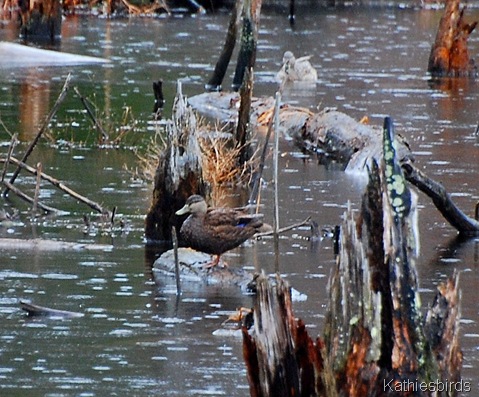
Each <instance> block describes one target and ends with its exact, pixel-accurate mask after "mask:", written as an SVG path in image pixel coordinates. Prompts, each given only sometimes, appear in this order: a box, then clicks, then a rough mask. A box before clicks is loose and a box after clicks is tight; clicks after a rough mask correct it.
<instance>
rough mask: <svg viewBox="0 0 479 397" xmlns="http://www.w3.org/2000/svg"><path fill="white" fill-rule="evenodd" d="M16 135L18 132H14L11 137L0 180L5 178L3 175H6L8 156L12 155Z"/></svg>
mask: <svg viewBox="0 0 479 397" xmlns="http://www.w3.org/2000/svg"><path fill="white" fill-rule="evenodd" d="M17 136H18V134H14V135H13V136H12V139H11V140H10V146H9V148H8V152H7V158H6V161H5V163H4V164H3V172H2V182H3V181H4V180H5V175H7V168H8V164H9V162H10V157H12V153H13V150H14V149H15V145H16V144H17Z"/></svg>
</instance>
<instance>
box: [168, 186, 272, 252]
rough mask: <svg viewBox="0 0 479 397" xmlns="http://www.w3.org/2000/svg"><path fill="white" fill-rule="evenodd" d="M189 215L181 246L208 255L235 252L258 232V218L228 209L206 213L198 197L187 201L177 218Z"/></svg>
mask: <svg viewBox="0 0 479 397" xmlns="http://www.w3.org/2000/svg"><path fill="white" fill-rule="evenodd" d="M186 213H190V215H189V216H188V218H187V219H186V220H185V221H184V222H183V225H182V226H181V229H180V237H181V241H182V243H183V244H184V245H186V246H188V247H191V248H193V249H195V250H197V251H201V252H205V253H207V254H212V255H218V256H219V255H221V254H222V253H224V252H226V251H229V250H231V249H233V248H236V247H237V246H239V245H240V244H242V243H243V242H245V241H246V240H247V239H249V238H250V237H252V236H253V235H254V234H255V233H257V232H258V231H259V229H260V228H261V226H263V222H262V221H261V219H260V218H261V216H260V215H249V214H246V213H244V212H243V211H241V210H236V209H229V208H213V209H207V206H206V202H205V201H204V199H203V198H202V197H201V196H198V195H194V196H191V197H189V198H188V200H187V201H186V204H185V206H184V207H183V208H182V209H180V210H179V211H177V215H182V214H186Z"/></svg>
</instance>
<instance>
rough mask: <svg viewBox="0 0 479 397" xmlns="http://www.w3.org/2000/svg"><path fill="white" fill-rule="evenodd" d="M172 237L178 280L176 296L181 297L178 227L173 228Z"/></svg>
mask: <svg viewBox="0 0 479 397" xmlns="http://www.w3.org/2000/svg"><path fill="white" fill-rule="evenodd" d="M171 229H172V230H171V237H172V240H173V252H174V255H175V278H176V295H178V296H179V295H181V281H180V262H179V259H178V236H177V235H176V227H174V226H173V227H172V228H171Z"/></svg>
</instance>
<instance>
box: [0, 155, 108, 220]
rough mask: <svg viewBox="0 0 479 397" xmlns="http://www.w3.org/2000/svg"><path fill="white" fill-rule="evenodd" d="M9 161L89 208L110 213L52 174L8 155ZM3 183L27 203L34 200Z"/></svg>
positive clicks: (10, 185)
mask: <svg viewBox="0 0 479 397" xmlns="http://www.w3.org/2000/svg"><path fill="white" fill-rule="evenodd" d="M6 161H7V160H2V159H0V162H6ZM9 162H10V163H12V164H15V165H16V166H17V167H19V168H20V169H24V170H26V171H28V172H30V173H31V174H33V175H37V176H39V177H40V178H41V179H43V180H45V181H48V182H50V183H51V184H52V185H53V186H55V187H57V188H58V189H60V190H61V191H62V192H64V193H66V194H68V195H70V196H71V197H73V198H74V199H76V200H78V201H80V202H82V203H84V204H86V205H88V206H89V207H90V208H92V209H94V210H95V211H97V212H99V213H100V214H110V211H109V210H107V209H106V208H104V207H102V206H101V205H100V204H98V203H96V202H95V201H92V200H90V199H88V198H87V197H85V196H82V195H81V194H78V193H77V192H75V191H74V190H72V189H70V188H69V187H68V186H65V185H64V184H63V183H62V182H60V181H59V180H58V179H55V178H53V177H52V176H50V175H48V174H45V173H44V172H38V170H37V169H35V168H33V167H30V166H29V165H28V164H25V163H24V162H22V161H20V160H18V159H16V158H15V157H12V156H10V158H9ZM3 183H4V184H5V186H6V187H7V188H8V189H9V190H12V192H14V193H15V194H16V195H17V196H19V197H20V198H22V199H23V200H25V201H27V202H29V203H33V202H34V200H33V199H32V198H30V197H29V196H27V195H26V194H24V193H22V192H21V191H20V190H19V189H17V188H16V187H14V185H12V184H10V183H9V182H6V181H3ZM38 206H39V207H40V208H42V209H44V210H45V211H47V212H50V211H53V212H60V210H56V209H54V208H52V207H48V206H45V205H44V204H42V203H40V202H39V203H38Z"/></svg>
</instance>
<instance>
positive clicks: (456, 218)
mask: <svg viewBox="0 0 479 397" xmlns="http://www.w3.org/2000/svg"><path fill="white" fill-rule="evenodd" d="M401 167H402V169H403V171H404V175H405V177H406V179H407V180H408V181H409V182H410V183H412V184H413V185H414V186H416V187H417V188H418V189H419V190H421V191H422V192H423V193H425V194H426V195H427V196H429V197H430V198H431V200H432V202H433V203H434V205H435V206H436V208H437V209H438V210H439V212H440V213H441V214H442V216H444V218H446V220H447V221H448V222H449V223H450V224H451V226H453V227H454V228H456V229H457V230H458V231H459V233H461V234H464V235H471V236H476V235H478V234H479V222H478V221H477V220H475V219H473V218H470V217H469V216H467V215H466V214H465V213H464V212H463V211H462V210H461V209H460V208H459V207H458V206H457V205H456V204H455V203H454V202H453V201H452V199H451V196H450V195H449V193H448V192H447V191H446V189H445V188H444V186H443V185H441V184H440V183H439V182H436V181H434V180H433V179H431V178H429V177H428V176H427V175H426V174H425V173H424V172H422V171H421V170H419V169H417V168H416V167H414V165H413V164H412V163H411V162H410V161H405V162H403V163H402V164H401Z"/></svg>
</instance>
